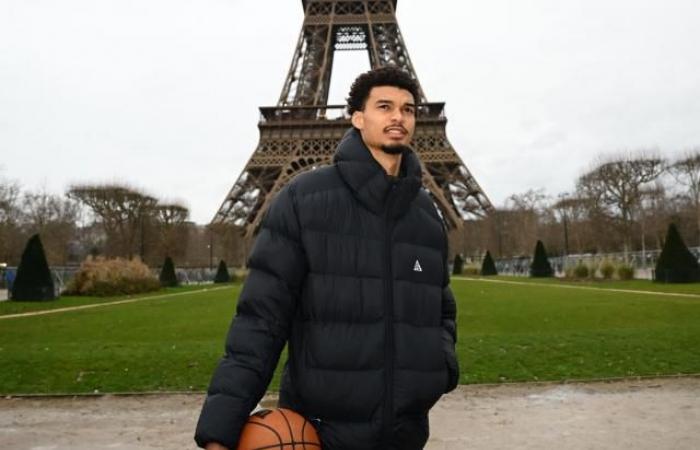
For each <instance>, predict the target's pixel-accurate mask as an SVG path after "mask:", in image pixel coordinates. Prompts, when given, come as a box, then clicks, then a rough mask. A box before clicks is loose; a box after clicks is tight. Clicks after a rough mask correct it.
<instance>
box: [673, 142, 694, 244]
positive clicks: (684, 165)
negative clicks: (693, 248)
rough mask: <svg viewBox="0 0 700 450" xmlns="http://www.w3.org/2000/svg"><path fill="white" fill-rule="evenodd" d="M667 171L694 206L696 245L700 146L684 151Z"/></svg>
mask: <svg viewBox="0 0 700 450" xmlns="http://www.w3.org/2000/svg"><path fill="white" fill-rule="evenodd" d="M669 172H670V173H671V175H673V177H674V178H675V179H676V181H678V183H680V184H681V185H683V186H685V187H686V188H687V194H688V196H689V198H690V200H691V201H692V204H693V206H694V207H695V224H696V226H697V230H696V232H697V236H698V245H700V147H699V148H695V149H693V150H690V151H688V152H686V154H685V156H684V157H682V158H681V159H680V160H678V161H676V162H674V163H673V164H671V165H670V166H669Z"/></svg>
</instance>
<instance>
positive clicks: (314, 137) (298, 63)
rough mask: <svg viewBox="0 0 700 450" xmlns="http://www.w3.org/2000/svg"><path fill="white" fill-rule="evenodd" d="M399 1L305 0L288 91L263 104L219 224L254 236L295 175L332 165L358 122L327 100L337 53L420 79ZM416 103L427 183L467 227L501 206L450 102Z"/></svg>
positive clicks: (453, 220)
mask: <svg viewBox="0 0 700 450" xmlns="http://www.w3.org/2000/svg"><path fill="white" fill-rule="evenodd" d="M396 2H397V0H352V1H351V0H302V2H301V3H302V6H303V8H304V13H305V16H304V24H303V26H302V28H301V32H300V33H299V40H298V42H297V46H296V50H295V51H294V56H293V57H292V64H291V66H290V68H289V73H288V74H287V79H286V81H285V83H284V88H283V89H282V94H281V95H280V98H279V101H278V102H277V106H273V107H261V108H260V113H261V117H260V122H259V123H258V128H259V130H260V142H259V143H258V147H257V148H256V149H255V152H254V153H253V155H252V156H251V157H250V159H249V160H248V163H247V164H246V166H245V168H244V169H243V172H242V173H241V175H240V176H239V177H238V180H237V181H236V183H235V184H234V185H233V187H232V188H231V190H230V191H229V193H228V195H227V196H226V198H225V200H224V201H223V203H222V205H221V207H220V208H219V210H218V212H217V213H216V215H215V216H214V219H213V220H212V224H213V225H215V224H223V223H229V224H230V223H233V224H235V225H238V226H240V227H243V228H244V229H245V237H246V238H250V237H252V236H253V235H254V234H255V232H256V230H257V228H258V226H259V224H260V221H261V220H262V217H263V215H264V213H265V211H266V210H267V207H268V206H269V204H270V201H271V200H272V198H273V197H274V195H275V194H276V193H277V192H278V191H279V190H280V189H281V188H282V187H283V186H284V185H285V184H286V183H287V182H288V181H289V180H291V179H292V178H293V177H294V176H295V175H297V174H298V173H300V172H303V171H306V170H309V169H312V168H314V167H317V166H320V165H324V164H329V163H331V161H332V158H333V153H334V151H335V148H336V145H337V143H338V142H339V141H340V138H341V137H342V136H343V134H344V133H345V131H346V130H347V129H348V128H349V127H350V126H351V124H350V120H349V119H350V118H349V116H348V115H347V112H346V110H345V105H328V104H327V102H328V92H329V88H330V81H331V72H332V68H333V55H334V53H335V52H336V51H347V50H360V51H366V52H367V53H368V55H369V62H370V66H371V67H372V68H377V67H382V66H386V65H395V66H398V67H400V68H401V69H403V70H405V71H406V72H408V73H409V74H410V75H411V76H412V77H413V78H414V79H415V80H416V81H418V77H417V76H416V73H415V71H414V69H413V65H412V64H411V60H410V58H409V56H408V51H407V50H406V45H405V44H404V41H403V37H402V36H401V32H400V30H399V25H398V22H397V20H396ZM358 75H359V73H358ZM418 85H419V88H420V83H418ZM348 89H349V86H348ZM416 101H417V102H418V103H419V104H418V107H417V123H416V132H415V134H414V137H413V143H412V145H413V148H414V149H415V150H416V152H417V153H418V155H419V156H420V159H421V162H422V165H423V185H424V186H425V187H426V188H427V189H428V190H429V191H430V193H431V194H432V196H433V199H434V201H435V204H436V205H437V206H438V208H439V210H440V212H441V214H442V217H443V219H444V221H445V223H446V225H447V227H448V229H459V228H461V225H462V221H463V219H464V218H466V217H474V216H484V215H486V214H487V213H488V212H490V211H492V210H493V206H492V205H491V202H490V201H489V199H488V197H487V196H486V194H485V193H484V191H483V190H482V189H481V187H480V186H479V184H478V183H477V182H476V180H475V179H474V177H473V176H472V175H471V173H470V172H469V170H468V169H467V167H466V166H465V165H464V163H463V162H462V160H461V158H460V157H459V155H458V154H457V152H455V150H454V148H452V145H451V144H450V142H449V141H448V140H447V135H446V133H445V125H446V124H447V118H446V117H445V114H444V106H445V104H444V103H430V102H428V101H427V98H426V96H425V94H424V93H423V90H422V88H420V98H419V99H416Z"/></svg>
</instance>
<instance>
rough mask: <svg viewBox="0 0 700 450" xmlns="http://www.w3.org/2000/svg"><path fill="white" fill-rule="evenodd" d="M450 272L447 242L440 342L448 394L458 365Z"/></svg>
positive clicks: (455, 312)
mask: <svg viewBox="0 0 700 450" xmlns="http://www.w3.org/2000/svg"><path fill="white" fill-rule="evenodd" d="M449 283H450V272H449V269H448V265H447V242H445V279H444V282H443V287H442V319H441V324H442V342H443V350H444V352H445V363H446V364H447V376H448V380H447V386H446V388H445V392H446V393H447V392H450V391H452V390H454V389H455V388H456V387H457V384H458V383H459V364H458V361H457V353H456V348H455V347H456V344H457V322H456V321H457V303H456V302H455V298H454V295H452V290H451V289H450V285H449Z"/></svg>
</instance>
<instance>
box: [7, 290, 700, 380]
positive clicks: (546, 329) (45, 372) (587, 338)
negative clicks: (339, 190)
mask: <svg viewBox="0 0 700 450" xmlns="http://www.w3.org/2000/svg"><path fill="white" fill-rule="evenodd" d="M498 279H500V280H506V281H509V280H510V281H512V280H517V281H522V282H524V284H518V285H514V284H503V283H493V282H491V281H489V280H487V279H479V278H475V279H469V280H464V279H454V280H453V282H452V287H453V291H454V293H455V295H456V297H457V299H458V300H457V301H458V314H459V316H458V325H459V342H458V354H459V359H460V365H461V366H462V375H461V378H460V382H461V383H463V384H464V383H492V382H504V381H530V380H565V379H591V378H596V379H597V378H607V377H626V376H643V375H671V374H679V373H684V374H691V373H700V297H699V298H685V297H673V296H667V295H663V294H662V293H659V294H655V295H648V294H641V293H640V294H638V293H626V292H614V291H606V290H600V291H596V290H592V289H571V288H565V287H562V285H564V286H572V285H573V286H584V287H588V286H589V285H588V284H586V283H580V282H576V283H561V282H558V281H555V280H546V281H544V282H543V281H542V280H538V281H537V283H538V284H535V283H533V282H531V281H529V280H528V279H524V278H517V279H514V278H505V277H498V278H497V280H498ZM539 283H544V284H545V285H544V286H542V285H539ZM594 286H595V287H598V288H601V289H606V288H614V289H626V290H655V289H660V288H662V287H666V288H668V289H666V290H667V292H677V288H678V287H679V286H678V285H655V284H653V283H650V282H638V281H633V282H596V283H595V284H594ZM680 287H682V290H681V291H680V292H686V293H697V294H699V295H700V286H698V285H684V286H680ZM239 292H240V285H238V284H234V285H227V286H226V287H224V288H223V289H219V290H207V291H202V287H201V286H197V287H187V288H185V287H183V288H175V289H171V290H169V291H167V292H166V293H184V295H176V296H167V297H157V298H150V299H144V300H141V301H138V302H135V303H128V304H121V305H104V306H101V307H99V308H93V309H85V310H76V311H66V312H57V313H55V314H48V315H41V316H30V317H16V318H7V319H2V317H1V316H2V315H7V314H11V313H16V312H21V311H30V310H36V309H37V308H42V309H43V308H57V307H65V306H69V305H80V304H90V303H100V302H102V303H104V302H107V301H114V300H115V299H114V298H113V299H109V300H108V299H100V298H75V297H65V298H61V299H60V300H58V301H56V302H49V303H31V304H27V303H28V302H22V303H14V302H2V303H0V365H1V366H0V367H2V370H0V393H2V394H16V393H80V392H94V391H95V390H97V391H99V392H127V391H128V392H133V391H158V390H163V391H172V390H204V389H206V387H207V385H208V383H209V379H210V377H211V374H212V372H213V370H214V367H215V365H216V363H217V361H218V359H219V358H220V357H221V355H222V353H223V343H224V339H225V335H226V331H227V329H228V326H229V323H230V320H231V317H232V316H233V313H234V310H235V299H236V297H237V296H238V293H239ZM153 295H154V294H149V295H144V296H141V297H149V296H153ZM155 295H161V293H156V294H155ZM136 298H139V297H138V296H137V297H136ZM282 360H284V356H283V358H282ZM278 383H279V370H278V371H277V374H276V376H275V378H274V379H273V382H272V385H271V388H272V389H277V387H278Z"/></svg>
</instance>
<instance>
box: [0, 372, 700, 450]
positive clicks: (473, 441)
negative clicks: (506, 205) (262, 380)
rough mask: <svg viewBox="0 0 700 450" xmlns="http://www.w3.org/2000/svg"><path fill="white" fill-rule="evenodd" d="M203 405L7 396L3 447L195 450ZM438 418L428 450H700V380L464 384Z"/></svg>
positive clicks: (0, 435) (181, 399) (196, 398)
mask: <svg viewBox="0 0 700 450" xmlns="http://www.w3.org/2000/svg"><path fill="white" fill-rule="evenodd" d="M202 399H203V397H202V395H198V394H188V395H183V394H175V395H139V396H109V395H106V396H100V397H63V398H4V399H0V448H3V449H13V450H22V449H32V450H68V449H71V450H87V449H91V450H92V449H119V450H125V449H129V450H137V449H139V450H141V449H193V448H195V446H194V442H193V440H192V434H193V430H194V426H195V423H196V420H197V416H198V414H199V408H200V407H201V403H202ZM273 401H274V398H267V399H266V402H273ZM430 419H431V438H430V441H429V442H428V445H427V446H426V450H453V449H567V450H578V449H596V450H598V449H635V450H645V449H655V450H656V449H674V450H678V449H698V448H700V378H695V377H688V378H664V379H645V380H639V381H630V380H627V381H616V382H606V383H602V382H601V383H585V384H583V383H581V384H579V383H572V384H515V385H501V386H483V385H482V386H461V387H460V388H458V389H457V390H456V391H455V392H453V393H451V394H449V395H447V396H445V397H443V399H442V400H441V401H440V402H439V403H438V404H437V405H436V406H435V407H434V408H433V410H432V411H431V415H430Z"/></svg>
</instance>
